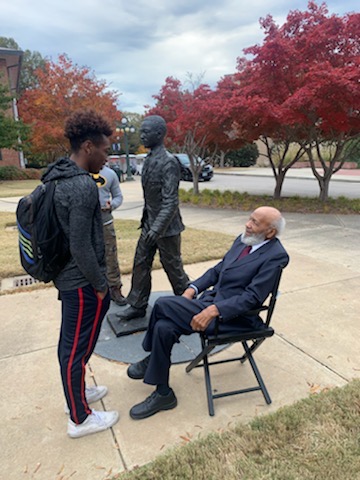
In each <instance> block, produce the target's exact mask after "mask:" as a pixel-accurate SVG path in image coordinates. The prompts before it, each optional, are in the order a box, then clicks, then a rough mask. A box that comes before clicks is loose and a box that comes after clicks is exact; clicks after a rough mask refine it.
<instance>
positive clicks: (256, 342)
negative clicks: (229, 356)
mask: <svg viewBox="0 0 360 480" xmlns="http://www.w3.org/2000/svg"><path fill="white" fill-rule="evenodd" d="M264 340H265V338H261V339H260V340H255V341H254V342H253V344H252V345H251V347H249V350H250V352H251V353H254V352H255V350H257V349H258V348H259V347H260V345H261V344H262V343H263V341H264ZM247 359H248V355H247V353H244V355H243V356H242V357H241V358H240V362H241V363H245V362H246V360H247Z"/></svg>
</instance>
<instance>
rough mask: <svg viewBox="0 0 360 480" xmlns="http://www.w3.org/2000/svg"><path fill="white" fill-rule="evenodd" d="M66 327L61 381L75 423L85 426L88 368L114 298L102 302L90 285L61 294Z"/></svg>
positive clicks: (60, 349) (60, 352)
mask: <svg viewBox="0 0 360 480" xmlns="http://www.w3.org/2000/svg"><path fill="white" fill-rule="evenodd" d="M60 296H61V301H62V323H61V331H60V339H59V345H58V357H59V363H60V371H61V378H62V383H63V388H64V394H65V398H66V401H67V404H68V407H69V409H70V416H71V419H72V420H73V422H75V423H77V424H79V423H82V422H83V421H84V420H85V419H86V417H87V416H88V415H89V414H90V413H91V409H90V408H89V406H88V404H87V401H86V398H85V370H86V368H85V367H86V364H87V362H88V361H89V358H90V357H91V354H92V353H93V350H94V348H95V345H96V342H97V339H98V337H99V333H100V328H101V324H102V320H103V318H104V316H105V314H106V312H107V310H108V308H109V304H110V295H109V294H107V296H106V297H105V298H104V300H101V299H100V298H99V297H98V296H97V294H96V292H95V290H94V288H93V287H92V286H91V285H87V286H85V287H82V288H78V289H77V290H69V291H61V292H60Z"/></svg>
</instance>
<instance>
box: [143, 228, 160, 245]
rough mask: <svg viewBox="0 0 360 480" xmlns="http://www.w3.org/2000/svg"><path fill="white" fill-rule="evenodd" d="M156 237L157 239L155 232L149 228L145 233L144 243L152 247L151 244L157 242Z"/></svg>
mask: <svg viewBox="0 0 360 480" xmlns="http://www.w3.org/2000/svg"><path fill="white" fill-rule="evenodd" d="M157 239H158V235H157V233H155V232H154V231H153V230H151V229H150V230H149V231H148V232H147V233H146V235H145V243H146V245H149V247H152V246H153V245H155V243H156V242H157Z"/></svg>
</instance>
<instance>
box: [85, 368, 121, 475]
mask: <svg viewBox="0 0 360 480" xmlns="http://www.w3.org/2000/svg"><path fill="white" fill-rule="evenodd" d="M87 368H88V369H89V372H90V373H91V377H92V379H93V381H94V383H95V385H96V386H98V383H97V381H96V378H95V373H94V371H93V369H92V368H91V363H90V361H89V362H88V363H87ZM100 401H101V404H102V406H103V409H104V411H107V410H106V405H105V402H104V399H101V400H100ZM110 431H111V435H112V438H113V442H114V445H115V448H116V450H117V452H118V454H119V457H120V462H121V464H122V467H123V469H124V470H125V472H127V471H129V469H128V467H127V465H126V461H125V458H124V455H123V454H122V452H121V449H120V444H119V442H118V439H117V438H116V434H115V431H114V429H113V427H110Z"/></svg>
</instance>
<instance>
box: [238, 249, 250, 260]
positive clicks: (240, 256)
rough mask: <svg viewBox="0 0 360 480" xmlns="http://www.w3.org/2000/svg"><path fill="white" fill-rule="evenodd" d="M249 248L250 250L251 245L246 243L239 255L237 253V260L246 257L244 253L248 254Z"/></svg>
mask: <svg viewBox="0 0 360 480" xmlns="http://www.w3.org/2000/svg"><path fill="white" fill-rule="evenodd" d="M250 250H251V245H247V246H246V247H245V248H244V250H243V251H242V252H241V253H240V255H239V257H238V260H240V258H243V257H246V255H249V253H250Z"/></svg>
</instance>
